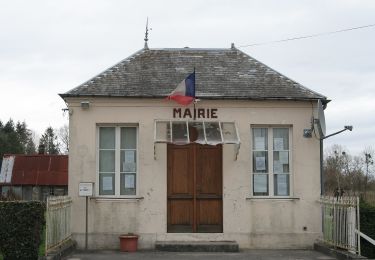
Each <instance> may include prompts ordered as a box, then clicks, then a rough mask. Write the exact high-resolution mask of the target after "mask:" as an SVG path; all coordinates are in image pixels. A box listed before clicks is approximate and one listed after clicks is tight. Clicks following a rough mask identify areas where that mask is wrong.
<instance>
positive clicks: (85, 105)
mask: <svg viewBox="0 0 375 260" xmlns="http://www.w3.org/2000/svg"><path fill="white" fill-rule="evenodd" d="M89 107H90V101H81V108H82V109H89Z"/></svg>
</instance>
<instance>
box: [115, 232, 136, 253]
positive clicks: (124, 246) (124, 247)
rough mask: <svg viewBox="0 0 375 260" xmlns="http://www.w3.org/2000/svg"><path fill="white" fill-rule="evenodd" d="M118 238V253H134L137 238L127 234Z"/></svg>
mask: <svg viewBox="0 0 375 260" xmlns="http://www.w3.org/2000/svg"><path fill="white" fill-rule="evenodd" d="M119 238H120V251H122V252H135V251H137V248H138V236H137V235H132V234H127V235H121V236H119Z"/></svg>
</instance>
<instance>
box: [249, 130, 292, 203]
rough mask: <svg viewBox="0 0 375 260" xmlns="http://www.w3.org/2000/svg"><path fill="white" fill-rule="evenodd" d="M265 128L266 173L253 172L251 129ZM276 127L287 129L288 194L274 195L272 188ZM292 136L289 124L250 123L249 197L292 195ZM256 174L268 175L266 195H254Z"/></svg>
mask: <svg viewBox="0 0 375 260" xmlns="http://www.w3.org/2000/svg"><path fill="white" fill-rule="evenodd" d="M259 128H263V129H267V153H268V173H255V172H253V169H254V168H253V152H254V149H253V135H254V132H253V129H259ZM278 128H285V129H288V130H289V132H288V134H289V138H288V139H289V146H288V147H289V150H288V152H289V195H287V196H282V195H275V190H274V176H275V175H277V174H275V173H274V172H273V152H274V150H273V129H278ZM292 137H293V127H292V126H291V125H251V126H250V140H251V141H250V142H251V143H250V159H251V160H250V162H251V178H250V184H251V185H250V186H251V191H250V194H251V197H253V198H270V197H271V198H291V197H293V190H294V189H293V186H294V174H293V154H292V150H293V149H292V139H293V138H292ZM257 174H267V175H268V195H255V194H254V183H253V181H254V179H253V176H254V175H257Z"/></svg>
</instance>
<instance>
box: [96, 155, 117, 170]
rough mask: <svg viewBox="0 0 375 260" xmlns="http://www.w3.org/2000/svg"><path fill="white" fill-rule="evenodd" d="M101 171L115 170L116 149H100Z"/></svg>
mask: <svg viewBox="0 0 375 260" xmlns="http://www.w3.org/2000/svg"><path fill="white" fill-rule="evenodd" d="M99 172H115V151H114V150H101V151H99Z"/></svg>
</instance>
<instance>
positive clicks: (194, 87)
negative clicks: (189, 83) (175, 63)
mask: <svg viewBox="0 0 375 260" xmlns="http://www.w3.org/2000/svg"><path fill="white" fill-rule="evenodd" d="M193 73H194V100H193V103H194V121H195V118H196V111H195V99H196V98H195V66H194V72H193Z"/></svg>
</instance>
